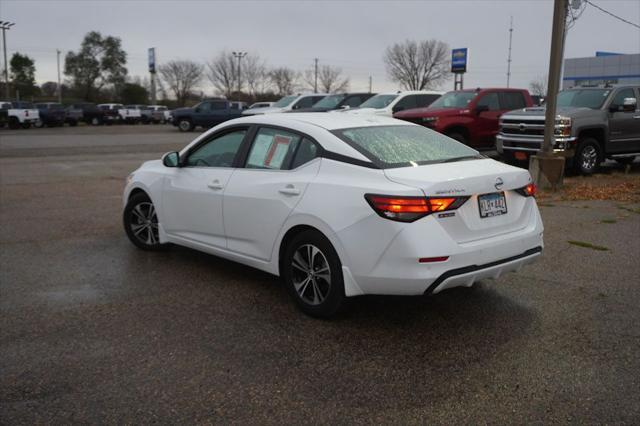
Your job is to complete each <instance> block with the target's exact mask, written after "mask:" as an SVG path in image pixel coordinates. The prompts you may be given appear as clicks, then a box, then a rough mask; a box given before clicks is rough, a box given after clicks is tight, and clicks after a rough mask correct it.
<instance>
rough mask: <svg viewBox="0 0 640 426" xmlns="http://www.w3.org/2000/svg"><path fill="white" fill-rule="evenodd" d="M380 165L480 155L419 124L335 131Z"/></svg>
mask: <svg viewBox="0 0 640 426" xmlns="http://www.w3.org/2000/svg"><path fill="white" fill-rule="evenodd" d="M334 134H336V135H337V136H338V137H339V138H341V139H342V140H344V141H345V142H347V143H348V144H349V145H351V146H352V147H354V148H355V149H357V150H358V151H360V152H361V153H362V154H363V155H364V156H365V157H367V158H368V159H369V160H371V161H372V162H373V163H374V164H375V165H377V166H378V167H380V168H383V169H388V168H393V167H408V166H418V165H422V164H432V163H442V162H446V161H450V160H453V159H466V158H483V157H482V156H480V155H479V154H478V151H476V150H475V149H471V148H469V147H468V146H466V145H463V144H461V143H460V142H458V141H455V140H453V139H451V138H449V137H447V136H444V135H442V134H440V133H438V132H435V131H433V130H430V129H427V128H425V127H422V126H372V127H357V128H353V129H342V130H336V131H334Z"/></svg>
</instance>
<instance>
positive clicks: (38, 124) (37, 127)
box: [33, 120, 45, 129]
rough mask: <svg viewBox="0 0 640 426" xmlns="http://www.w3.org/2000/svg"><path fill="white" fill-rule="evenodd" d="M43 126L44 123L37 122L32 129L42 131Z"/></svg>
mask: <svg viewBox="0 0 640 426" xmlns="http://www.w3.org/2000/svg"><path fill="white" fill-rule="evenodd" d="M44 125H45V123H44V121H42V120H38V121H36V122H35V123H34V124H33V127H35V128H36V129H42V128H43V127H44Z"/></svg>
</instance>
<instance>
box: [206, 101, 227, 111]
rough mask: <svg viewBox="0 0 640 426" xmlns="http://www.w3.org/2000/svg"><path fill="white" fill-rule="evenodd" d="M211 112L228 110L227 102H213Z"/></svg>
mask: <svg viewBox="0 0 640 426" xmlns="http://www.w3.org/2000/svg"><path fill="white" fill-rule="evenodd" d="M210 104H211V110H212V111H213V110H216V111H220V110H223V109H227V103H226V102H211V103H210Z"/></svg>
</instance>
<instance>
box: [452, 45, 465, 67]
mask: <svg viewBox="0 0 640 426" xmlns="http://www.w3.org/2000/svg"><path fill="white" fill-rule="evenodd" d="M467 57H468V55H467V48H466V47H464V48H462V49H453V50H452V51H451V72H457V73H458V72H467Z"/></svg>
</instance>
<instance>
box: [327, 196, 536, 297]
mask: <svg viewBox="0 0 640 426" xmlns="http://www.w3.org/2000/svg"><path fill="white" fill-rule="evenodd" d="M526 214H527V220H526V224H525V226H523V227H521V228H519V229H516V230H513V231H511V232H507V233H497V234H496V235H492V236H488V237H486V238H479V239H476V240H473V241H466V242H458V241H456V240H454V239H453V238H452V237H451V235H449V233H448V232H447V231H445V229H444V228H443V226H442V225H441V224H440V223H439V220H446V219H436V218H434V217H427V218H425V220H420V221H418V222H414V223H411V224H401V225H400V226H402V225H409V226H407V227H406V228H405V229H403V230H401V231H399V232H397V233H393V232H388V231H387V229H384V228H383V229H378V230H374V229H369V230H368V231H365V235H376V239H375V240H371V239H367V241H368V243H366V242H364V241H363V242H362V243H361V244H360V245H358V242H357V241H355V236H354V235H351V233H347V234H343V235H339V238H340V240H341V244H342V245H343V247H344V249H345V251H346V253H347V255H346V256H345V259H344V261H343V264H344V266H345V267H346V268H348V269H349V279H351V278H352V279H353V283H354V284H355V285H353V286H352V288H353V289H355V290H356V291H354V292H352V291H351V290H350V289H349V288H345V291H346V294H347V295H348V296H355V295H358V294H386V295H422V294H432V293H438V292H440V291H442V290H444V289H446V288H452V287H460V286H467V287H468V286H471V285H472V284H473V283H474V282H476V281H478V280H481V279H485V278H497V277H499V276H501V275H502V274H504V273H506V272H509V271H517V270H519V269H520V268H521V267H522V266H524V265H526V264H528V263H531V262H532V261H533V260H535V259H536V258H537V257H538V256H539V255H540V253H541V251H542V247H543V245H544V244H543V230H544V228H543V225H542V220H541V218H540V215H539V212H538V209H537V208H536V207H535V205H533V206H532V207H531V209H530V211H529V212H528V213H526ZM394 225H395V224H394ZM353 232H354V233H355V232H359V233H361V232H363V230H362V229H357V228H354V229H353ZM372 241H375V243H374V244H372ZM430 257H433V258H435V257H446V260H444V261H434V262H423V263H421V262H420V259H421V258H430ZM346 287H347V286H346Z"/></svg>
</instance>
